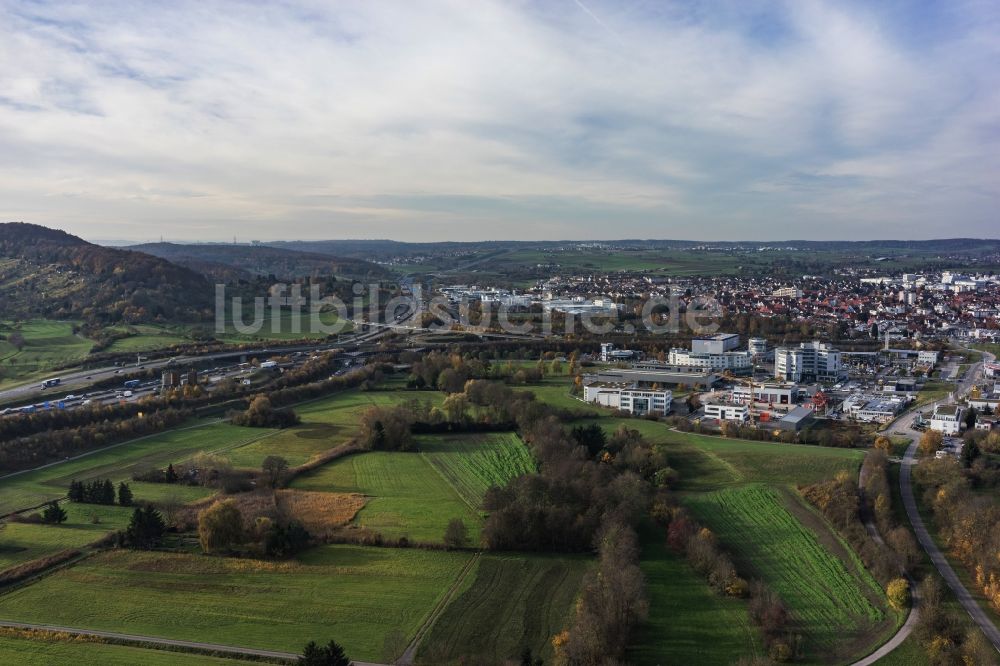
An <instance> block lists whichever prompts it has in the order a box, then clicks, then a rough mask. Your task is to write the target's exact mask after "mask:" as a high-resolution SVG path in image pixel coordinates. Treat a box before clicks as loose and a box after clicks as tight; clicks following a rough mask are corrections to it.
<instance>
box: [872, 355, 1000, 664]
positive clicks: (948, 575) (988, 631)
mask: <svg viewBox="0 0 1000 666" xmlns="http://www.w3.org/2000/svg"><path fill="white" fill-rule="evenodd" d="M983 355H984V359H985V360H986V362H988V363H992V362H994V361H995V360H996V357H995V356H994V355H993V354H990V353H988V352H983ZM982 367H983V366H982V363H978V364H976V365H974V366H972V367H971V368H969V370H968V371H967V372H966V374H965V377H963V378H962V379H961V380H960V381H959V384H958V387H957V390H956V395H961V394H963V393H965V392H967V391H968V390H969V389H970V388H972V385H973V384H974V382H975V381H976V379H977V377H978V376H979V373H980V372H981V371H982ZM939 402H944V401H943V400H941V401H938V402H935V403H932V404H931V405H930V407H931V408H933V407H934V405H937V404H938V403H939ZM925 407H926V406H925ZM915 412H916V410H910V411H909V412H907V413H906V414H904V415H903V416H901V417H899V418H898V419H897V420H896V421H895V422H894V423H893V424H892V425H891V426H890V427H889V428H887V430H890V431H892V432H900V431H902V432H904V433H905V434H906V435H908V436H910V437H911V438H912V442H911V443H910V445H909V446H908V447H907V449H906V453H905V454H904V456H903V464H902V465H900V468H899V489H900V492H901V494H902V496H903V506H904V507H905V508H906V515H907V516H908V517H909V519H910V524H911V525H912V526H913V532H914V533H915V534H916V535H917V541H919V542H920V545H921V546H922V547H923V549H924V550H925V551H926V552H927V555H928V557H930V559H931V562H933V563H934V566H935V568H937V570H938V573H940V574H941V577H942V578H943V579H944V581H945V582H946V583H947V584H948V587H949V588H951V591H952V592H953V593H954V594H955V597H956V598H957V599H958V601H959V603H961V604H962V608H964V609H965V611H966V612H967V613H968V614H969V616H970V617H972V619H973V621H974V622H975V623H976V624H977V625H979V628H980V629H982V630H983V633H984V634H985V635H986V638H987V639H988V640H989V641H990V642H991V643H992V644H993V647H995V648H996V649H997V651H998V652H1000V629H997V626H996V624H994V623H993V621H992V620H991V619H990V617H989V615H988V614H987V613H986V611H984V610H983V609H982V608H980V606H979V604H977V603H976V600H975V599H974V598H973V597H972V594H971V593H970V592H969V590H968V589H967V588H966V587H965V585H963V584H962V581H961V580H960V579H959V577H958V575H957V574H956V573H955V570H954V569H953V568H952V566H951V564H950V563H949V562H948V560H947V558H945V556H944V554H943V553H942V552H941V550H940V549H939V548H938V547H937V545H936V544H935V543H934V539H932V538H931V535H930V532H928V530H927V526H926V525H925V524H924V520H923V518H921V517H920V511H919V510H918V509H917V501H916V498H915V497H914V495H913V482H912V478H911V477H912V474H911V473H912V471H913V465H914V464H916V453H917V448H918V446H919V441H920V433H918V432H916V431H915V430H913V428H912V427H911V425H910V423H911V422H912V420H913V416H914V414H915Z"/></svg>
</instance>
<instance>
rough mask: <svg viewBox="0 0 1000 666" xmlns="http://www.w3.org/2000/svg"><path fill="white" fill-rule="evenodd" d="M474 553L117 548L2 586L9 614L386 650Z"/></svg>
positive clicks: (157, 631)
mask: <svg viewBox="0 0 1000 666" xmlns="http://www.w3.org/2000/svg"><path fill="white" fill-rule="evenodd" d="M469 557H471V556H470V555H469V554H468V553H449V552H442V551H426V550H417V549H399V548H362V547H356V546H322V547H319V548H314V549H312V550H310V551H308V552H307V553H306V554H305V555H303V557H302V558H301V560H300V561H291V562H262V561H258V560H248V559H229V558H221V557H207V556H203V555H186V554H177V553H160V552H133V551H109V552H105V553H101V554H99V555H96V556H94V557H92V558H90V559H88V560H86V561H84V562H81V563H80V564H78V565H76V566H74V567H71V568H68V569H63V570H61V571H58V572H57V573H55V574H52V575H50V576H47V577H46V578H44V579H42V580H41V581H39V582H37V583H35V584H34V585H30V586H28V587H24V588H20V589H18V590H15V591H13V592H11V593H9V594H6V595H4V596H2V597H0V617H2V618H16V619H17V620H19V621H24V622H40V623H50V624H65V625H72V626H75V627H80V628H87V629H103V630H108V631H121V632H127V633H134V634H141V635H149V636H159V637H166V638H178V639H185V640H194V641H206V642H213V643H221V644H226V645H241V646H246V647H257V648H266V649H276V650H286V651H291V652H298V651H300V650H301V649H302V646H303V645H305V644H306V643H307V642H309V641H310V640H316V641H317V642H321V643H325V642H326V641H328V640H330V639H336V640H337V642H339V643H341V644H342V645H343V646H344V647H345V649H346V651H347V653H348V655H350V656H351V657H352V658H355V659H362V660H368V661H377V660H380V659H381V658H382V647H383V643H384V641H385V638H386V636H387V635H388V634H389V633H391V632H392V631H393V630H395V629H399V630H400V631H402V633H403V634H404V635H405V636H406V637H407V639H409V638H412V636H413V635H414V633H415V632H416V630H417V629H418V627H419V626H420V624H421V622H422V621H423V619H424V617H425V616H426V615H427V614H428V613H429V612H430V610H431V608H433V607H434V605H435V604H436V603H437V602H438V601H439V600H440V599H441V598H442V597H443V595H444V594H445V592H446V591H447V590H448V588H449V587H450V586H451V585H452V584H453V582H454V581H455V579H456V577H457V575H458V573H459V571H460V570H461V569H462V567H463V566H464V565H465V563H466V562H467V561H468V559H469Z"/></svg>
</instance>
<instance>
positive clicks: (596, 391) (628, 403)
mask: <svg viewBox="0 0 1000 666" xmlns="http://www.w3.org/2000/svg"><path fill="white" fill-rule="evenodd" d="M583 399H584V400H586V401H587V402H592V403H595V404H598V405H603V406H605V407H611V408H613V409H620V410H622V411H625V412H628V413H630V414H634V415H636V416H643V415H646V414H655V415H656V416H666V415H667V414H668V413H669V412H670V407H671V404H672V402H673V393H672V392H670V391H668V390H666V389H644V388H639V387H638V386H636V384H635V383H634V382H602V381H595V382H591V383H589V384H585V385H584V387H583Z"/></svg>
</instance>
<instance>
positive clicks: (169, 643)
mask: <svg viewBox="0 0 1000 666" xmlns="http://www.w3.org/2000/svg"><path fill="white" fill-rule="evenodd" d="M0 627H6V628H8V629H26V630H29V631H43V632H51V633H56V634H70V635H73V636H94V637H97V638H106V639H110V640H112V641H118V642H120V643H125V644H131V645H137V646H139V647H144V648H147V649H152V650H157V649H159V650H170V649H171V648H182V649H186V650H192V651H197V652H201V653H206V654H213V653H221V654H226V655H229V656H234V657H237V658H239V657H263V658H265V659H272V660H281V661H282V662H289V661H298V659H299V656H300V655H298V654H293V653H291V652H281V651H278V650H262V649H257V648H246V647H240V646H238V645H221V644H218V643H202V642H199V641H185V640H180V639H174V638H161V637H157V636H144V635H141V634H126V633H121V632H117V631H103V630H100V629H79V628H77V627H65V626H61V625H54V624H35V623H31V622H15V621H12V620H0ZM173 651H176V650H173Z"/></svg>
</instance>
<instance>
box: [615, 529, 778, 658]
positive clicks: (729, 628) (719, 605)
mask: <svg viewBox="0 0 1000 666" xmlns="http://www.w3.org/2000/svg"><path fill="white" fill-rule="evenodd" d="M640 536H641V540H642V554H641V557H640V561H639V566H640V567H641V568H642V572H643V574H644V575H645V576H646V586H647V591H648V594H649V605H650V608H649V618H648V620H647V621H646V622H645V623H643V624H642V625H640V626H639V628H638V630H637V631H636V636H635V638H634V639H633V640H632V644H631V646H630V648H629V652H628V654H627V658H628V661H629V663H632V664H635V665H636V666H660V665H661V664H664V663H677V664H706V665H713V664H714V665H717V666H729V665H730V664H733V663H735V662H736V661H738V660H739V658H740V657H743V656H747V655H759V654H762V653H763V651H764V648H763V645H762V641H761V637H760V633H759V631H758V630H757V629H756V628H755V627H754V626H753V624H752V623H751V622H750V616H749V613H748V612H747V603H746V601H744V600H741V599H733V598H730V597H723V596H720V595H718V594H716V593H715V592H713V591H712V589H711V588H710V587H709V586H708V583H707V581H706V580H705V579H704V578H703V577H702V576H699V575H698V574H697V573H696V572H695V571H694V569H692V568H691V566H690V565H689V564H688V563H687V562H686V561H685V559H684V556H683V555H679V554H677V553H674V552H671V551H670V550H669V549H668V548H667V545H666V535H665V534H664V532H663V530H662V529H658V528H657V527H656V526H654V525H652V524H648V525H644V526H643V529H642V530H641V531H640Z"/></svg>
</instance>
